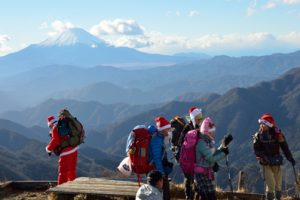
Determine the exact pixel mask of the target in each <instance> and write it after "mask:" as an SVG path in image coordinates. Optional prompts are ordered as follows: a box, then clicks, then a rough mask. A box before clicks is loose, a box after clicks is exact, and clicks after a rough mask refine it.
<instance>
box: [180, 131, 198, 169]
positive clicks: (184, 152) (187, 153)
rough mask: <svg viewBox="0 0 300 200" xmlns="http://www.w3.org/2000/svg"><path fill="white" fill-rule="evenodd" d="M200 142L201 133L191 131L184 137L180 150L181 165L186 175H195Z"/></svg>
mask: <svg viewBox="0 0 300 200" xmlns="http://www.w3.org/2000/svg"><path fill="white" fill-rule="evenodd" d="M198 140H199V132H198V131H197V130H191V131H189V132H187V134H186V135H185V137H184V142H183V144H182V146H181V149H180V157H179V165H180V167H181V169H182V171H183V172H184V173H190V174H191V173H194V168H195V164H196V145H197V143H198Z"/></svg>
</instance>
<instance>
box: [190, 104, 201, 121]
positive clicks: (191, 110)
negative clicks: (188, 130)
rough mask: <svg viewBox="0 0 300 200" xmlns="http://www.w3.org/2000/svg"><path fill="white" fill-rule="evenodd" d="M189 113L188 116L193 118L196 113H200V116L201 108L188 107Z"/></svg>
mask: <svg viewBox="0 0 300 200" xmlns="http://www.w3.org/2000/svg"><path fill="white" fill-rule="evenodd" d="M189 113H190V118H191V119H195V117H196V116H198V115H201V117H202V110H201V108H197V107H191V108H190V109H189Z"/></svg>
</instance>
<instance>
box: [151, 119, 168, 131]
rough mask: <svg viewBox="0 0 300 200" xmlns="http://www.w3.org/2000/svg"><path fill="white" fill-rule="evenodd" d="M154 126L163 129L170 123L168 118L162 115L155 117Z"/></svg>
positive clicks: (159, 129)
mask: <svg viewBox="0 0 300 200" xmlns="http://www.w3.org/2000/svg"><path fill="white" fill-rule="evenodd" d="M155 121H156V127H157V129H158V131H162V130H165V129H167V128H171V124H170V122H169V121H168V120H166V119H165V118H164V117H156V119H155Z"/></svg>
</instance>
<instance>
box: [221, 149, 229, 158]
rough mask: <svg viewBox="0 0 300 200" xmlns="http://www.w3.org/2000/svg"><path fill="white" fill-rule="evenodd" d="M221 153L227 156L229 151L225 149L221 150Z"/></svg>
mask: <svg viewBox="0 0 300 200" xmlns="http://www.w3.org/2000/svg"><path fill="white" fill-rule="evenodd" d="M222 151H223V152H224V153H225V156H227V155H228V154H229V149H228V148H227V147H226V148H222Z"/></svg>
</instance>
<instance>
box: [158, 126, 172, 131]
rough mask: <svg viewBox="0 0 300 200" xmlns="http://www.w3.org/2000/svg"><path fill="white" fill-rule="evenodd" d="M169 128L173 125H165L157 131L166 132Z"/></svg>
mask: <svg viewBox="0 0 300 200" xmlns="http://www.w3.org/2000/svg"><path fill="white" fill-rule="evenodd" d="M167 128H171V124H167V125H165V126H162V127H160V128H158V129H157V130H158V131H163V130H165V129H167Z"/></svg>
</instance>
